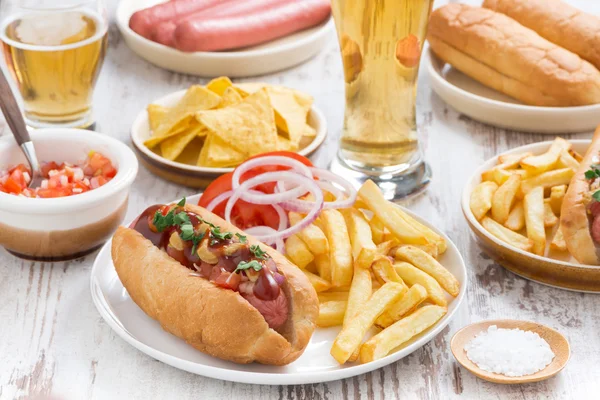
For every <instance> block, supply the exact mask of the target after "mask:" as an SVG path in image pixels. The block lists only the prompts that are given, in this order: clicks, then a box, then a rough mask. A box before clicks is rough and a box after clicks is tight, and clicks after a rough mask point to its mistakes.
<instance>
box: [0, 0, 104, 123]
mask: <svg viewBox="0 0 600 400" xmlns="http://www.w3.org/2000/svg"><path fill="white" fill-rule="evenodd" d="M73 4H74V5H73ZM7 9H8V12H7ZM2 16H3V17H4V20H3V21H2V24H1V27H2V28H1V29H2V30H1V36H0V38H1V39H2V43H3V50H4V59H5V62H6V65H7V66H8V69H9V70H10V72H11V74H12V76H13V78H14V79H15V81H16V84H17V87H18V89H19V91H20V93H21V96H22V98H23V106H24V111H25V118H26V121H27V123H28V124H29V125H31V126H34V127H47V126H70V127H88V126H90V125H92V124H93V122H94V121H93V116H92V94H93V91H94V86H95V84H96V80H97V78H98V74H99V72H100V68H101V66H102V63H103V61H104V56H105V54H106V45H107V21H106V15H105V12H104V6H103V3H102V2H101V1H87V2H85V1H80V2H75V3H73V2H71V3H69V2H62V3H61V2H60V1H41V0H40V1H12V3H11V1H8V5H7V6H4V5H3V9H2Z"/></svg>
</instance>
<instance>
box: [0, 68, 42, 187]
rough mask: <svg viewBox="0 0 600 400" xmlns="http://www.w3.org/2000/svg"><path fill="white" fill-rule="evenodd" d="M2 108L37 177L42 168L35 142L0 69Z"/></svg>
mask: <svg viewBox="0 0 600 400" xmlns="http://www.w3.org/2000/svg"><path fill="white" fill-rule="evenodd" d="M0 108H1V109H2V114H4V118H5V119H6V123H7V124H8V126H9V127H10V130H11V131H12V133H13V135H14V137H15V139H16V141H17V144H18V145H19V146H20V147H21V149H23V152H24V153H25V157H27V161H29V165H30V166H31V168H32V172H33V174H34V176H36V175H37V172H38V171H39V170H40V166H39V163H38V158H37V155H36V154H35V148H34V147H33V142H32V141H31V138H30V137H29V131H28V130H27V127H26V126H25V121H24V120H23V116H22V115H21V110H20V109H19V105H18V104H17V100H16V99H15V96H14V95H13V92H12V90H11V88H10V85H9V84H8V81H7V80H6V76H4V72H2V70H1V69H0Z"/></svg>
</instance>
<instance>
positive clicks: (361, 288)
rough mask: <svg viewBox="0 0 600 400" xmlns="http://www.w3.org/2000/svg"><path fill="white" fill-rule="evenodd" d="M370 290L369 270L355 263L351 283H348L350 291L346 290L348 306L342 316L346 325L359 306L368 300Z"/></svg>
mask: <svg viewBox="0 0 600 400" xmlns="http://www.w3.org/2000/svg"><path fill="white" fill-rule="evenodd" d="M372 291H373V285H372V283H371V271H369V269H368V268H362V267H359V266H357V265H355V266H354V277H353V278H352V285H350V291H349V292H348V308H347V309H346V316H345V317H344V325H346V324H347V323H348V322H349V321H350V319H351V318H354V316H355V315H356V313H357V311H358V310H359V309H360V307H361V306H362V305H363V304H365V303H366V302H367V301H368V300H369V298H370V297H371V294H372Z"/></svg>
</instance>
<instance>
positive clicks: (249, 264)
mask: <svg viewBox="0 0 600 400" xmlns="http://www.w3.org/2000/svg"><path fill="white" fill-rule="evenodd" d="M250 268H252V269H254V270H255V271H257V272H258V271H260V270H261V269H262V264H261V263H259V262H258V261H256V260H252V261H240V263H239V264H238V266H237V268H236V269H235V271H233V272H238V271H245V270H247V269H250Z"/></svg>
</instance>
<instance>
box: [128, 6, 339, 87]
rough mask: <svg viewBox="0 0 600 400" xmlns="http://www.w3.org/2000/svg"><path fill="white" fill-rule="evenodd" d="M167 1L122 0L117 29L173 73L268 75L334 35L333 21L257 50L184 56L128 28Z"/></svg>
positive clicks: (303, 58) (310, 53) (148, 57)
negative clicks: (134, 16) (143, 13)
mask: <svg viewBox="0 0 600 400" xmlns="http://www.w3.org/2000/svg"><path fill="white" fill-rule="evenodd" d="M163 2H164V0H121V1H120V3H119V6H118V8H117V15H116V18H117V26H118V27H119V30H120V31H121V34H122V35H123V38H124V39H125V43H127V46H129V48H130V49H131V50H133V51H134V52H135V53H137V54H138V55H139V56H140V57H142V58H143V59H145V60H146V61H148V62H150V63H152V64H154V65H156V66H158V67H161V68H165V69H168V70H171V71H175V72H181V73H184V74H191V75H198V76H204V77H215V76H220V75H227V76H229V77H233V78H237V77H248V76H256V75H265V74H269V73H272V72H275V71H280V70H283V69H286V68H290V67H293V66H295V65H298V64H300V63H302V62H304V61H306V60H308V59H309V58H311V57H313V56H314V55H316V54H317V53H318V52H319V50H321V49H322V48H323V46H324V45H325V44H326V43H327V40H328V39H329V37H330V36H331V34H332V32H333V30H334V29H333V27H334V23H333V19H331V18H330V19H329V20H328V21H326V22H324V23H322V24H320V25H318V26H316V27H313V28H310V29H306V30H304V31H301V32H296V33H294V34H291V35H289V36H286V37H283V38H280V39H276V40H273V41H271V42H268V43H264V44H261V45H258V46H254V47H248V48H245V49H241V50H236V51H227V52H196V53H184V52H181V51H179V50H176V49H173V48H170V47H167V46H164V45H162V44H159V43H155V42H153V41H151V40H148V39H146V38H144V37H142V36H140V35H138V34H137V33H135V32H134V31H132V30H131V29H130V28H129V18H130V17H131V15H132V14H133V13H134V12H136V11H138V10H141V9H143V8H147V7H150V6H153V5H155V4H158V3H163Z"/></svg>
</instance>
